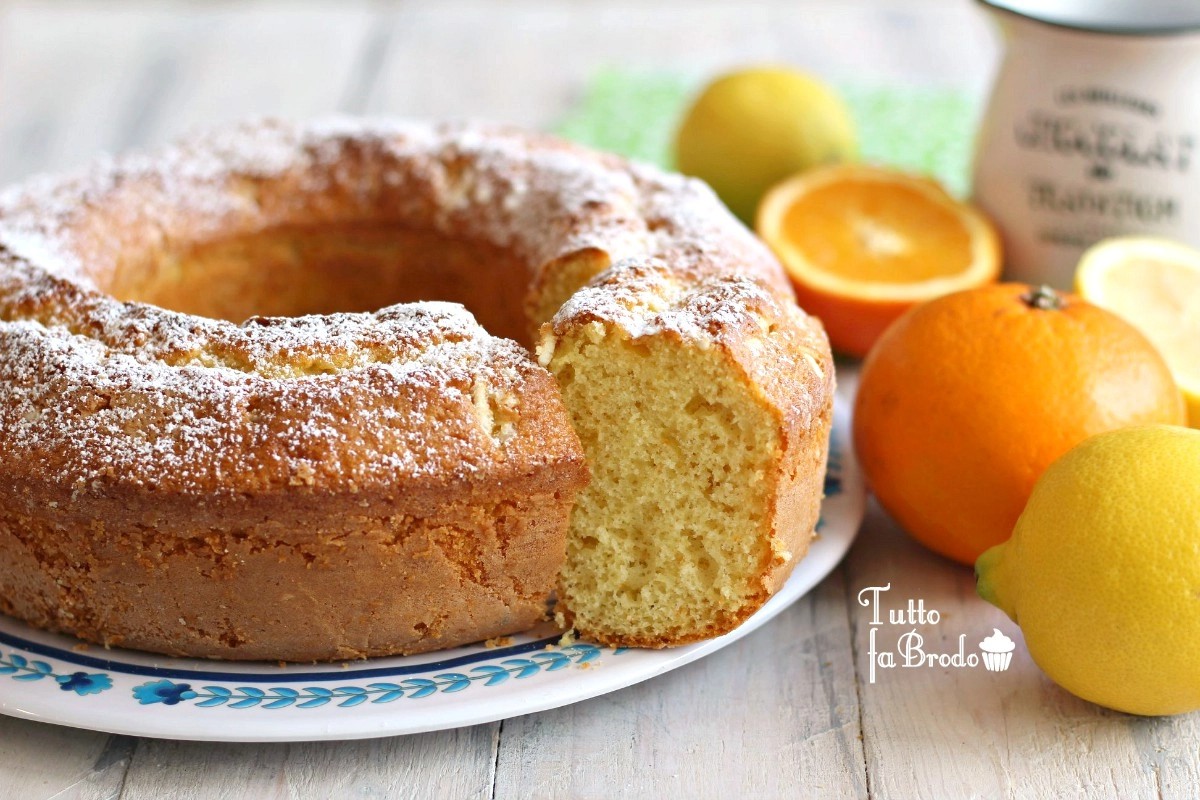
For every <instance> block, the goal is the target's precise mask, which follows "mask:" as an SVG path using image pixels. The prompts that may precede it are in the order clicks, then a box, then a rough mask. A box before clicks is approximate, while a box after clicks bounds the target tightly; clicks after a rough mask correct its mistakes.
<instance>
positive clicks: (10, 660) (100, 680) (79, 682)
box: [0, 651, 112, 696]
mask: <svg viewBox="0 0 1200 800" xmlns="http://www.w3.org/2000/svg"><path fill="white" fill-rule="evenodd" d="M0 675H8V676H9V677H11V678H12V679H13V680H14V681H23V682H26V683H29V682H32V681H40V680H43V679H45V678H53V679H54V680H55V681H57V683H58V688H60V689H62V690H63V691H64V692H74V693H75V694H77V695H81V696H82V695H87V694H99V693H100V692H103V691H106V690H108V689H111V688H112V678H110V677H108V675H106V674H104V673H90V672H69V673H59V672H55V671H54V667H53V666H51V665H50V663H49V662H46V661H39V660H37V659H30V658H26V657H25V656H23V655H21V654H20V653H9V654H8V656H7V657H5V655H4V652H3V651H0Z"/></svg>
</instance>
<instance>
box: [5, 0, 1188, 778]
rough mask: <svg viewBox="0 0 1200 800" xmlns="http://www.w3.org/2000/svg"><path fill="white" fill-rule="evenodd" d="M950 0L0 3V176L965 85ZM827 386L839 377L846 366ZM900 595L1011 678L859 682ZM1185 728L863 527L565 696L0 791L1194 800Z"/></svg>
mask: <svg viewBox="0 0 1200 800" xmlns="http://www.w3.org/2000/svg"><path fill="white" fill-rule="evenodd" d="M997 54H998V44H997V42H996V41H995V39H994V37H993V35H992V32H991V29H990V27H989V25H988V23H987V21H986V20H985V19H984V18H983V17H982V15H981V14H980V12H978V11H977V10H976V9H975V7H974V6H973V5H972V4H971V3H969V2H968V1H967V0H957V1H953V0H923V1H922V2H906V1H905V0H873V1H872V2H866V1H865V0H863V1H861V2H839V3H837V4H833V3H819V2H816V1H815V0H788V2H762V1H756V2H738V3H734V2H728V3H717V2H690V3H688V2H672V3H655V4H651V3H648V2H637V0H602V1H595V0H574V2H559V3H551V2H508V1H505V2H494V1H492V0H473V1H472V0H450V1H447V2H436V3H435V2H420V3H418V2H410V3H402V4H396V5H382V4H379V3H361V4H359V3H338V4H333V3H330V4H328V5H314V4H301V3H287V4H280V3H267V4H260V3H248V4H245V3H244V4H230V3H214V4H198V3H166V4H163V3H155V4H150V3H148V2H146V3H142V4H136V3H129V2H111V3H83V2H77V3H63V2H54V3H50V2H44V3H39V4H27V3H18V4H5V3H3V2H0V182H4V183H7V182H10V181H12V180H16V179H20V178H22V177H24V176H26V175H28V174H30V173H32V172H35V171H41V170H57V169H63V168H66V167H70V166H75V165H78V164H81V163H83V162H84V161H86V160H88V159H89V158H91V157H93V156H94V155H95V154H97V153H98V152H100V151H115V150H121V149H123V148H126V147H130V146H137V145H142V144H152V143H157V142H161V141H164V140H168V139H170V138H173V137H176V136H178V135H180V134H181V133H183V132H186V131H189V130H192V129H195V128H197V127H207V126H211V125H214V124H218V123H221V122H223V121H226V120H232V119H238V118H244V117H247V116H251V115H257V114H264V113H270V114H278V115H283V116H287V117H297V118H302V117H305V116H309V115H313V114H319V113H327V112H329V111H334V110H339V111H345V112H352V113H360V112H362V113H387V114H405V115H414V116H447V115H448V116H458V117H461V116H472V117H484V118H495V119H504V120H510V121H515V122H519V123H523V124H528V125H533V126H547V125H551V124H552V123H553V122H554V121H555V120H556V119H557V118H558V117H559V116H560V115H561V114H562V113H563V112H564V110H565V109H566V108H568V107H569V105H570V103H571V102H572V101H573V100H574V99H576V98H577V96H578V93H579V91H580V90H581V87H582V86H583V84H584V82H585V81H586V79H587V76H588V75H589V74H591V73H592V72H594V71H595V70H596V69H598V68H600V67H603V66H611V65H618V66H624V67H645V68H671V69H675V70H683V71H691V72H695V73H704V72H708V71H712V70H716V69H720V68H723V67H728V66H732V65H737V64H743V63H746V62H754V61H789V62H794V63H796V64H798V65H801V66H803V67H805V68H807V69H810V70H812V71H814V72H817V73H820V74H822V75H825V76H827V77H829V78H833V79H837V80H847V79H849V80H854V81H857V82H859V83H864V82H871V83H898V84H899V83H902V84H909V85H940V86H957V87H964V88H966V89H969V90H971V91H978V92H982V91H983V90H984V88H985V87H986V83H987V80H988V77H989V74H990V72H991V70H992V69H993V67H994V63H995V59H996V57H997ZM842 383H843V389H844V390H847V391H848V390H850V389H851V388H852V384H853V370H852V369H848V370H845V371H844V373H843V377H842ZM886 584H890V586H891V589H890V591H889V592H887V593H886V594H884V595H883V596H882V601H883V605H884V606H885V607H887V608H904V607H905V605H906V602H907V601H908V600H909V599H912V600H914V601H916V600H918V599H919V600H922V601H923V602H924V606H925V608H926V609H934V608H936V609H937V610H938V611H939V612H940V615H941V618H940V621H939V622H938V623H937V624H936V625H932V624H928V622H926V624H912V625H906V626H892V625H884V626H879V627H878V628H877V631H876V634H877V635H876V650H877V651H883V650H887V649H894V648H895V647H896V645H897V641H898V636H899V635H900V634H901V633H904V632H906V631H909V630H916V631H917V632H918V633H920V634H921V635H922V636H923V638H924V640H925V649H926V650H927V651H929V652H935V653H952V652H955V651H956V650H957V648H958V642H959V636H960V634H962V635H965V636H966V639H965V641H966V646H967V648H968V650H969V651H971V652H975V646H976V644H977V643H978V641H979V640H980V639H981V638H982V637H983V636H985V635H987V634H989V633H990V632H991V629H992V628H993V627H998V628H1000V629H1001V630H1002V631H1004V632H1006V633H1007V634H1008V635H1009V636H1011V637H1012V638H1013V639H1015V640H1016V642H1017V649H1016V652H1015V657H1014V660H1013V664H1012V667H1011V669H1009V670H1008V671H1007V672H1001V673H992V672H988V671H986V670H984V669H983V668H982V667H978V668H974V669H970V668H967V669H959V668H954V667H945V668H943V667H940V666H939V667H933V668H929V667H923V668H911V669H904V668H896V669H891V670H887V669H879V670H878V674H877V675H876V680H875V682H874V683H872V682H871V680H870V677H871V676H870V658H869V654H868V653H869V649H870V641H871V630H872V627H873V626H872V625H870V622H871V616H870V612H869V610H868V609H866V608H863V607H861V606H860V605H859V604H858V603H857V597H858V595H859V592H860V591H861V590H862V589H863V588H865V587H870V586H882V585H886ZM1198 722H1200V717H1198V716H1197V715H1190V716H1183V717H1178V718H1173V719H1142V718H1136V717H1129V716H1125V715H1122V714H1117V713H1112V712H1108V711H1105V710H1102V709H1099V708H1097V707H1095V706H1092V705H1089V704H1087V703H1084V702H1082V701H1080V700H1077V699H1075V698H1074V697H1072V696H1071V695H1069V694H1067V693H1066V692H1064V691H1062V690H1060V689H1058V688H1057V687H1055V686H1054V685H1052V684H1051V683H1050V682H1049V681H1048V680H1047V679H1046V678H1045V677H1044V676H1043V675H1042V674H1041V673H1040V672H1039V671H1038V669H1037V668H1036V667H1035V666H1034V665H1033V664H1032V662H1031V661H1030V660H1029V657H1028V655H1027V653H1026V652H1025V649H1024V646H1023V643H1022V640H1021V637H1020V633H1019V631H1018V630H1017V629H1016V628H1015V626H1013V625H1012V624H1011V623H1010V622H1009V621H1008V620H1007V619H1006V618H1005V617H1003V615H1002V614H1000V613H999V612H998V611H996V610H995V609H993V608H991V607H990V606H988V605H986V604H984V603H983V602H982V601H981V600H979V599H977V598H976V596H975V592H974V587H973V581H972V576H971V573H970V571H969V570H968V569H965V568H962V567H959V566H956V565H953V564H951V563H949V562H946V561H944V560H942V559H940V558H938V557H936V556H934V555H931V554H930V553H928V552H926V551H924V550H923V549H921V548H920V547H918V546H917V545H915V544H913V543H912V542H911V541H910V540H909V539H907V538H906V537H905V536H904V535H903V533H901V532H900V531H899V530H898V529H897V528H896V526H895V525H894V524H893V523H892V522H891V521H890V520H889V519H888V518H887V517H886V516H885V515H884V514H883V513H882V512H881V511H879V510H878V508H876V507H874V506H872V507H871V508H870V509H869V511H868V515H867V519H866V522H865V524H864V526H863V529H862V532H861V534H860V537H859V540H858V542H857V544H856V545H855V546H854V548H853V550H852V551H851V553H850V555H849V557H848V558H847V560H846V561H845V563H844V564H843V565H842V566H841V567H840V568H839V569H838V570H836V571H835V572H834V573H833V574H832V575H831V576H830V577H829V578H828V579H827V580H826V581H825V582H824V583H822V584H821V585H820V586H819V587H818V588H817V589H816V590H815V591H814V592H813V593H811V595H809V596H807V597H805V598H803V599H802V600H800V601H799V602H797V603H796V604H795V605H794V606H793V607H792V608H791V609H789V610H788V611H787V612H785V613H784V614H783V615H781V616H780V617H779V618H778V619H777V620H776V621H774V622H772V623H771V624H769V625H767V626H766V627H765V628H763V629H762V630H760V631H758V632H756V633H754V634H752V635H750V636H748V637H747V638H746V639H744V640H742V641H740V642H738V643H737V644H735V645H733V646H730V647H729V648H727V649H725V650H723V651H721V652H719V653H717V654H716V655H713V656H711V657H709V658H706V659H703V660H701V661H699V662H697V663H694V664H692V665H690V666H687V667H684V668H682V669H680V670H678V671H676V672H673V673H670V674H668V675H665V676H663V677H660V678H656V679H654V680H651V681H649V682H646V683H643V684H640V685H638V686H635V687H632V688H629V689H626V690H624V691H620V692H616V693H614V694H610V695H607V696H603V697H599V698H597V699H594V700H590V701H588V702H584V703H579V704H577V705H573V706H569V707H566V708H561V709H558V710H555V711H548V712H544V713H541V714H534V715H530V716H525V717H518V718H515V719H510V720H507V721H505V722H497V723H492V724H487V725H479V726H476V727H473V728H465V729H461V730H454V731H445V732H441V733H431V734H425V735H418V736H406V737H396V738H389V739H380V740H373V741H359V742H344V743H313V744H272V745H248V744H201V743H190V742H171V741H157V740H150V739H134V738H129V737H123V736H109V735H105V734H101V733H92V732H87V731H80V730H72V729H67V728H59V727H54V726H50V725H44V724H38V723H33V722H28V721H23V720H17V719H13V718H8V717H0V798H2V799H3V800H9V798H11V799H12V800H33V799H35V798H50V797H54V798H116V797H120V798H125V799H126V800H141V798H156V799H157V798H184V797H187V798H193V797H205V798H207V797H220V798H253V799H254V800H264V799H265V798H284V797H287V798H294V797H302V798H309V797H312V798H327V797H333V798H338V797H356V798H384V797H388V798H390V797H418V798H424V797H472V798H490V797H497V798H517V797H522V798H523V797H539V798H540V797H597V798H599V797H627V796H628V797H651V798H658V797H686V798H700V797H736V798H741V797H788V798H800V797H878V798H1001V797H1047V798H1050V797H1054V798H1058V797H1089V798H1092V797H1112V798H1122V799H1126V798H1195V797H1197V796H1200V729H1198V724H1197V723H1198Z"/></svg>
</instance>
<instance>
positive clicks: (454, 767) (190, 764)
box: [121, 724, 498, 800]
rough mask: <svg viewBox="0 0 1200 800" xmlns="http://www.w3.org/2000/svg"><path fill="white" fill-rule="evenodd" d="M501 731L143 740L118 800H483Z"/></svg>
mask: <svg viewBox="0 0 1200 800" xmlns="http://www.w3.org/2000/svg"><path fill="white" fill-rule="evenodd" d="M497 728H498V724H493V725H478V726H475V727H472V728H461V729H459V730H454V731H442V732H438V733H428V734H420V735H416V736H399V737H393V738H390V739H372V740H366V741H359V742H314V743H306V744H271V745H230V744H207V743H201V742H169V741H161V740H153V739H143V740H141V742H140V744H139V747H138V749H137V753H136V755H135V757H134V760H133V765H132V767H131V768H130V770H129V774H128V776H127V778H126V780H125V791H124V793H123V794H122V795H121V798H122V800H163V798H172V797H187V798H188V799H189V800H206V798H220V800H307V798H313V800H325V799H326V798H341V797H355V798H364V800H371V799H372V798H379V800H384V799H385V798H389V799H390V798H402V797H412V798H423V797H453V798H472V799H477V800H487V798H489V797H490V796H491V790H492V772H493V764H494V759H493V757H492V754H493V753H494V748H495V740H496V732H497Z"/></svg>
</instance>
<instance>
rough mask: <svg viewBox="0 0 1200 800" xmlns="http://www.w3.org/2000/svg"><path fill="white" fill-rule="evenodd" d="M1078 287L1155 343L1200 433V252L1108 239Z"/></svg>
mask: <svg viewBox="0 0 1200 800" xmlns="http://www.w3.org/2000/svg"><path fill="white" fill-rule="evenodd" d="M1075 285H1076V287H1077V288H1078V290H1079V293H1080V294H1081V295H1083V297H1084V298H1085V299H1087V300H1089V301H1091V302H1092V303H1095V304H1096V305H1098V306H1101V307H1103V308H1106V309H1108V310H1109V311H1112V312H1113V313H1115V314H1116V315H1117V316H1120V317H1124V318H1125V320H1126V321H1127V322H1130V323H1132V324H1133V326H1134V327H1136V328H1139V329H1140V330H1141V331H1142V333H1144V334H1145V335H1146V338H1147V339H1149V340H1150V341H1151V342H1153V343H1154V346H1155V347H1157V348H1158V350H1159V352H1161V353H1162V355H1163V358H1164V359H1166V362H1167V366H1169V367H1170V368H1171V374H1172V375H1174V376H1175V382H1176V383H1178V384H1179V388H1180V389H1181V390H1182V391H1183V395H1184V398H1185V399H1186V400H1187V405H1188V424H1189V425H1191V426H1192V427H1193V428H1200V250H1195V249H1193V248H1191V247H1187V246H1186V245H1182V244H1179V243H1178V242H1173V241H1170V240H1167V239H1157V238H1151V237H1144V236H1121V237H1117V238H1114V239H1106V240H1105V241H1103V242H1100V243H1099V244H1097V245H1094V246H1093V247H1092V248H1091V249H1089V250H1088V251H1087V252H1086V253H1084V254H1083V258H1082V259H1080V261H1079V266H1078V268H1077V269H1076V271H1075Z"/></svg>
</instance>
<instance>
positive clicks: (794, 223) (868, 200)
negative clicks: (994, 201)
mask: <svg viewBox="0 0 1200 800" xmlns="http://www.w3.org/2000/svg"><path fill="white" fill-rule="evenodd" d="M756 227H757V229H758V234H759V236H761V237H762V238H763V239H764V240H765V241H766V242H767V244H768V245H770V246H771V248H772V249H773V250H774V251H775V254H776V255H777V256H779V259H780V260H781V261H782V262H783V265H784V267H785V268H786V269H787V272H788V275H789V276H790V277H791V279H792V284H793V285H794V286H795V289H796V295H797V299H798V300H799V301H800V305H801V306H803V307H804V309H805V310H806V311H808V312H809V313H812V314H815V315H816V316H818V317H820V318H821V320H822V321H823V322H824V323H825V329H826V330H827V331H828V332H829V339H830V341H831V342H832V343H833V346H834V348H835V349H837V350H840V351H841V352H843V353H847V354H849V355H853V356H859V357H861V356H864V355H866V354H867V351H868V350H870V349H871V345H873V344H874V343H875V340H876V339H878V338H879V336H880V334H882V333H883V331H884V330H885V329H886V328H887V327H888V325H890V324H891V323H892V322H893V321H894V320H895V319H896V318H897V317H899V316H900V315H901V314H903V313H904V312H905V311H906V310H908V309H909V308H910V307H912V306H914V305H916V304H917V303H920V302H923V301H925V300H930V299H932V298H934V297H939V296H941V295H944V294H949V293H950V292H953V291H958V290H959V289H969V288H973V287H975V286H981V285H983V284H985V283H990V282H991V281H994V280H996V278H997V277H998V276H999V274H1000V241H999V237H998V236H997V235H996V230H995V228H994V227H992V224H991V223H990V222H989V221H988V220H987V219H986V218H985V217H984V216H983V215H982V214H981V213H980V212H978V211H976V210H975V209H974V208H972V207H971V206H969V205H967V204H965V203H962V202H959V201H957V200H955V199H954V198H953V197H951V196H950V195H948V194H947V193H946V191H945V190H944V189H943V188H942V187H941V186H940V185H938V184H937V183H936V182H935V181H932V180H929V179H927V178H923V177H918V176H914V175H909V174H906V173H903V172H897V171H896V170H891V169H885V168H882V167H871V166H863V165H839V166H829V167H821V168H818V169H814V170H809V171H807V172H802V173H799V174H797V175H795V176H793V177H791V178H789V179H787V180H785V181H784V182H783V183H780V184H779V185H777V186H776V187H775V188H773V189H771V191H770V192H768V193H767V195H766V196H765V197H764V198H763V201H762V203H761V204H760V205H759V207H758V219H757V225H756Z"/></svg>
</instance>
